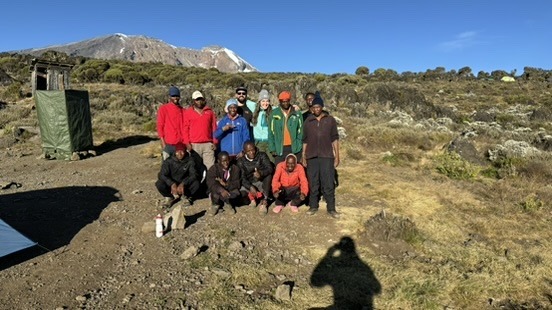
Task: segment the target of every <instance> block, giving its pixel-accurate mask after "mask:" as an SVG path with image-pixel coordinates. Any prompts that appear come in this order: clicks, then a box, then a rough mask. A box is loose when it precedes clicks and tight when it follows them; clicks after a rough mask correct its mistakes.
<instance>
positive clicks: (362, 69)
mask: <svg viewBox="0 0 552 310" xmlns="http://www.w3.org/2000/svg"><path fill="white" fill-rule="evenodd" d="M355 74H356V75H369V74H370V69H368V67H366V66H360V67H358V68H357V69H356V71H355Z"/></svg>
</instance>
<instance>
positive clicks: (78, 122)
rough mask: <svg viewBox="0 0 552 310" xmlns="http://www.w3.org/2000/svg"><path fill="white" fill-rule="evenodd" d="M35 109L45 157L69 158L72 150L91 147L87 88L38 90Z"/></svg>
mask: <svg viewBox="0 0 552 310" xmlns="http://www.w3.org/2000/svg"><path fill="white" fill-rule="evenodd" d="M35 100H36V111H37V115H38V123H39V127H40V136H41V139H42V150H43V152H44V154H45V155H46V156H47V157H54V158H57V159H69V158H71V155H72V154H73V153H74V152H81V151H89V150H92V149H93V146H94V143H93V141H92V120H91V116H90V103H89V100H88V92H87V91H82V90H37V91H36V94H35Z"/></svg>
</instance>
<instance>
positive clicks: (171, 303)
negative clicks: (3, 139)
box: [0, 141, 343, 309]
mask: <svg viewBox="0 0 552 310" xmlns="http://www.w3.org/2000/svg"><path fill="white" fill-rule="evenodd" d="M156 143H158V142H157V141H149V142H147V141H141V142H136V143H128V144H129V145H124V144H122V145H118V146H116V147H111V148H110V149H106V150H105V151H106V152H104V153H100V154H98V156H96V157H92V158H88V159H85V160H81V161H75V162H69V161H56V160H51V161H49V160H44V159H37V157H38V156H39V155H40V147H39V146H38V145H36V144H35V145H29V144H28V145H27V146H25V147H26V148H25V149H22V148H21V146H17V147H16V148H13V149H10V150H7V151H3V152H0V171H1V174H0V177H1V178H3V179H6V180H13V181H15V182H18V183H21V184H22V187H21V188H18V189H15V188H13V189H8V190H2V192H1V193H0V217H1V218H2V219H3V220H5V221H6V222H7V223H9V224H10V225H12V226H13V227H14V228H16V229H18V230H19V231H21V232H22V233H24V234H25V235H26V236H28V237H30V238H31V239H33V240H34V241H37V242H38V243H39V244H40V245H41V246H43V247H45V248H48V249H50V250H52V251H51V252H46V251H45V250H43V249H41V248H40V247H34V248H31V249H28V250H24V251H21V252H19V253H17V254H12V255H10V256H7V257H5V258H2V259H0V282H1V283H2V285H1V286H0V304H1V305H2V306H1V308H5V309H31V308H35V309H39V308H40V309H55V308H59V309H64V308H66V309H75V308H82V309H99V308H103V309H107V308H131V309H135V308H154V307H159V308H186V307H189V308H205V305H208V303H207V304H206V303H205V299H206V298H207V297H206V296H207V295H209V294H216V291H215V292H214V293H211V292H210V289H209V287H220V283H218V282H219V281H220V280H221V278H225V272H226V273H229V274H230V275H231V276H230V278H231V279H236V278H241V279H246V280H247V279H250V280H251V283H249V284H248V283H228V285H226V286H233V288H232V289H233V290H238V291H239V290H242V289H245V290H247V289H249V288H251V290H250V291H249V292H248V293H247V294H245V296H246V297H247V300H249V299H250V298H259V299H261V300H262V299H266V298H267V297H266V296H269V295H270V294H271V292H272V291H273V289H274V286H276V285H278V284H279V283H281V282H282V281H284V280H285V279H292V280H293V281H294V285H295V286H296V287H297V288H301V287H305V286H307V285H308V277H309V275H310V273H311V272H312V269H313V268H314V266H315V265H316V263H317V261H316V260H313V259H312V253H319V254H320V255H323V254H324V252H325V251H326V249H327V248H328V247H330V246H331V245H332V244H335V243H336V242H337V241H338V240H339V239H340V238H341V237H342V235H343V232H342V231H341V230H340V229H339V225H338V223H339V221H335V220H333V219H331V218H330V217H328V216H327V215H326V214H325V212H323V211H325V210H324V209H323V208H321V212H319V214H317V215H315V216H308V215H306V214H305V213H304V212H305V209H306V208H304V207H303V208H302V210H301V211H300V213H299V214H297V215H292V214H290V213H289V211H288V210H284V211H283V212H282V213H281V214H273V213H272V212H269V214H268V215H266V216H260V215H259V214H258V213H257V211H256V210H255V209H250V208H248V207H247V206H245V207H242V208H239V209H238V210H237V214H235V215H228V214H219V215H217V216H215V217H211V216H210V215H209V214H206V212H205V210H207V209H208V206H209V203H208V200H207V199H203V200H199V201H196V203H195V204H194V205H193V206H191V207H189V208H187V209H186V211H185V213H186V219H187V222H186V228H185V229H184V230H179V231H172V232H170V233H169V234H167V235H166V236H164V237H163V238H161V239H157V238H155V236H154V234H153V233H150V234H145V233H142V232H141V227H142V225H143V224H144V223H145V222H146V221H153V218H154V216H155V215H156V214H157V212H158V208H157V205H156V202H157V200H158V199H159V198H160V196H159V194H158V193H157V191H156V189H155V187H154V182H155V180H156V177H157V172H158V170H159V165H160V161H159V159H157V158H146V157H145V156H143V155H141V154H140V151H141V150H143V149H144V148H146V147H152V146H153V145H155V144H156ZM133 144H134V145H133ZM338 203H339V201H338ZM338 207H339V205H338ZM190 247H196V248H198V249H199V250H200V251H201V252H202V253H201V254H200V255H199V256H197V257H196V258H194V260H190V261H183V260H182V259H180V257H179V256H180V254H181V253H182V252H184V251H185V250H187V249H189V248H190ZM202 257H204V258H202ZM235 260H238V261H242V262H243V263H244V264H245V265H243V266H242V267H243V268H245V269H248V270H249V268H250V270H249V271H246V270H243V272H244V273H246V272H249V273H254V272H255V270H256V269H257V270H258V269H268V270H269V271H268V272H267V273H268V274H270V275H271V277H265V276H260V277H258V278H261V279H260V280H259V279H256V278H255V276H254V274H252V275H251V276H250V277H249V276H247V275H245V274H244V275H243V276H241V275H240V272H241V271H240V267H239V266H236V265H229V264H227V261H235ZM282 262H284V263H286V264H283V265H282V266H285V267H282V268H279V267H278V266H279V264H281V263H282ZM290 266H292V267H290ZM213 268H214V269H213ZM213 270H215V271H213ZM221 270H222V271H221ZM226 276H228V274H226ZM245 282H247V281H245ZM240 285H241V286H242V287H239V286H240ZM248 286H249V287H248ZM236 287H237V288H236ZM251 291H253V292H251ZM246 297H240V296H238V297H237V299H238V301H232V302H229V305H230V307H231V305H232V304H233V302H238V304H239V299H240V298H246ZM202 305H204V307H201V306H202Z"/></svg>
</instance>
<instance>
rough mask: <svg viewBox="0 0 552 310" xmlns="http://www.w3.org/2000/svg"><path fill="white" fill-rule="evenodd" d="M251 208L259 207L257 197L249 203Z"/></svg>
mask: <svg viewBox="0 0 552 310" xmlns="http://www.w3.org/2000/svg"><path fill="white" fill-rule="evenodd" d="M249 207H250V208H256V207H257V201H256V200H255V199H253V200H251V202H250V203H249Z"/></svg>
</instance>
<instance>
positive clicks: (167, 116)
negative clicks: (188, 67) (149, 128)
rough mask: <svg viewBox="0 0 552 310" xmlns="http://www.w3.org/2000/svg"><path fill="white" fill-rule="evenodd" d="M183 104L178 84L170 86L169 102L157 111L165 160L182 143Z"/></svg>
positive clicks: (158, 132)
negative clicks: (181, 103)
mask: <svg viewBox="0 0 552 310" xmlns="http://www.w3.org/2000/svg"><path fill="white" fill-rule="evenodd" d="M182 111H183V109H182V106H180V90H179V89H178V88H177V87H176V86H171V87H170V88H169V102H167V103H165V104H163V105H162V106H161V107H160V108H159V111H157V134H158V135H159V139H161V147H162V149H163V160H166V159H167V158H169V157H171V156H172V155H173V154H174V153H175V146H176V145H177V144H178V143H182V142H183V139H182Z"/></svg>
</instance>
